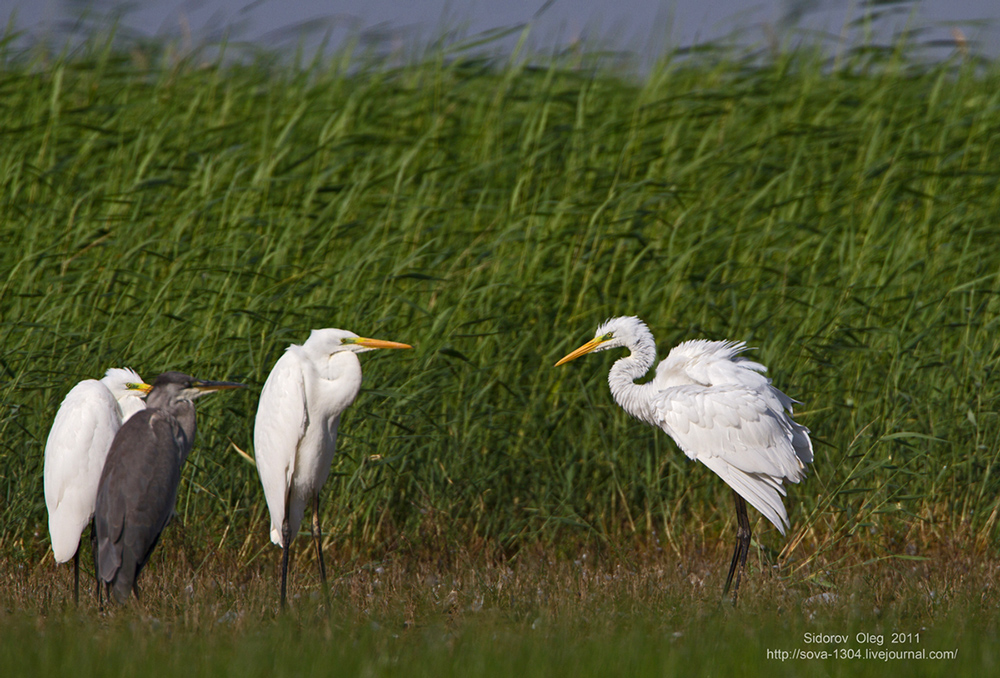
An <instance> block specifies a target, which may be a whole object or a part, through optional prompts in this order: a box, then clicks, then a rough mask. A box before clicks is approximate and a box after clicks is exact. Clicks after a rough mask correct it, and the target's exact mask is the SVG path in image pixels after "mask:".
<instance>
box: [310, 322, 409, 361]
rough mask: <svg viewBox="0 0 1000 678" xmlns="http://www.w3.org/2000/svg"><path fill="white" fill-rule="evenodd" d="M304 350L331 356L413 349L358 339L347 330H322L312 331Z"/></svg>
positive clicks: (379, 340) (391, 342)
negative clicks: (375, 350) (377, 349)
mask: <svg viewBox="0 0 1000 678" xmlns="http://www.w3.org/2000/svg"><path fill="white" fill-rule="evenodd" d="M305 348H306V349H307V350H309V351H315V352H317V353H319V354H321V355H333V354H334V353H339V352H341V351H351V352H352V353H362V352H364V351H371V350H374V349H376V348H413V347H412V346H410V345H409V344H400V343H399V342H395V341H383V340H381V339H368V338H366V337H359V336H358V335H356V334H355V333H354V332H350V331H348V330H338V329H335V328H332V327H331V328H327V329H323V330H313V331H312V333H310V335H309V339H308V340H307V341H306V343H305Z"/></svg>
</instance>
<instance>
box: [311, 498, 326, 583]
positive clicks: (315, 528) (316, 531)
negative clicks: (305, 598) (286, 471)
mask: <svg viewBox="0 0 1000 678" xmlns="http://www.w3.org/2000/svg"><path fill="white" fill-rule="evenodd" d="M312 537H313V543H314V544H315V545H316V557H317V558H319V578H320V581H321V582H323V588H326V565H325V564H324V563H323V534H322V532H321V530H320V526H319V493H317V494H316V496H315V497H313V522H312Z"/></svg>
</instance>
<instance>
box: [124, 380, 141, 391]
mask: <svg viewBox="0 0 1000 678" xmlns="http://www.w3.org/2000/svg"><path fill="white" fill-rule="evenodd" d="M125 388H127V389H128V390H129V391H137V390H139V384H136V383H135V382H132V381H129V382H126V384H125Z"/></svg>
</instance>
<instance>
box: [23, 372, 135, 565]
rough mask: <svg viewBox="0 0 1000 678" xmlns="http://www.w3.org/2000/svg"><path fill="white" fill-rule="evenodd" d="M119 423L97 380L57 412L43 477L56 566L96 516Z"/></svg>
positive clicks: (116, 409) (69, 396)
mask: <svg viewBox="0 0 1000 678" xmlns="http://www.w3.org/2000/svg"><path fill="white" fill-rule="evenodd" d="M121 423H122V415H121V411H120V409H119V407H118V403H117V402H116V401H115V398H114V396H113V395H112V394H111V391H109V390H108V389H107V388H106V387H105V386H104V385H103V384H102V383H100V382H99V381H97V380H96V379H88V380H86V381H82V382H80V383H79V384H77V385H76V386H74V387H73V388H72V389H71V390H70V392H69V393H68V394H67V395H66V397H65V398H64V399H63V402H62V404H61V405H60V407H59V410H58V412H56V416H55V419H54V420H53V422H52V428H51V429H50V430H49V436H48V439H47V441H46V443H45V462H44V468H43V473H42V476H43V485H44V489H45V505H46V508H47V509H48V514H49V534H50V536H51V539H52V551H53V553H54V554H55V558H56V561H57V562H60V563H62V562H66V561H67V560H69V559H70V558H72V557H73V555H74V554H75V553H76V551H77V548H79V543H80V535H81V533H82V532H83V529H84V527H86V525H87V523H88V522H89V521H90V518H91V516H93V515H94V504H95V501H96V498H97V486H98V483H99V482H100V479H101V471H102V470H103V468H104V460H105V458H106V457H107V454H108V449H109V448H110V447H111V441H112V440H113V439H114V437H115V434H116V433H117V432H118V429H119V428H120V427H121Z"/></svg>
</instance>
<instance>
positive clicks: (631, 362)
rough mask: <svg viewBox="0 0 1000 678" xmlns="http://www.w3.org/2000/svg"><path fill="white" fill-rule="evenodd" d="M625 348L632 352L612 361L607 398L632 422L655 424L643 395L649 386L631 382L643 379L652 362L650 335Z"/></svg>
mask: <svg viewBox="0 0 1000 678" xmlns="http://www.w3.org/2000/svg"><path fill="white" fill-rule="evenodd" d="M626 348H627V349H629V350H630V351H631V352H632V353H631V355H627V356H625V357H624V358H619V359H618V360H616V361H615V364H614V365H612V366H611V372H609V373H608V385H609V386H610V387H611V395H612V396H614V399H615V402H617V403H618V404H619V405H621V407H622V409H623V410H625V411H626V412H628V413H629V414H631V415H632V416H633V417H635V418H636V419H640V420H642V421H645V422H649V423H655V422H654V420H653V415H652V411H651V409H650V406H649V403H650V400H651V398H650V397H649V396H648V395H644V393H646V392H647V391H648V390H649V389H650V388H651V387H650V385H649V384H637V383H635V380H636V379H639V378H641V377H642V376H644V375H645V374H646V372H648V371H649V368H650V367H652V365H653V363H654V362H656V344H655V343H654V341H653V336H652V335H651V334H650V335H649V336H639V337H637V339H636V341H635V342H634V343H632V344H630V345H628V346H626Z"/></svg>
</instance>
